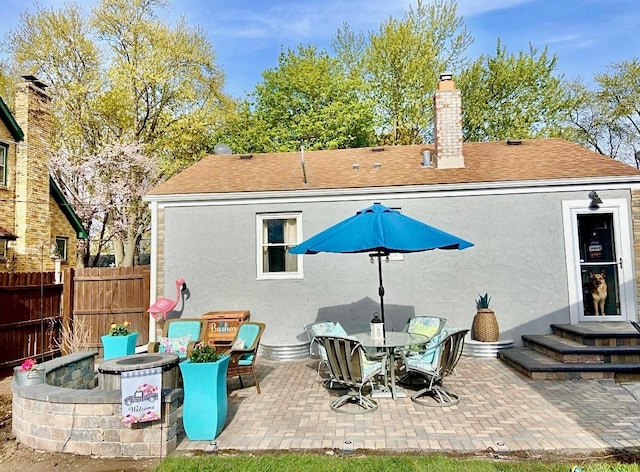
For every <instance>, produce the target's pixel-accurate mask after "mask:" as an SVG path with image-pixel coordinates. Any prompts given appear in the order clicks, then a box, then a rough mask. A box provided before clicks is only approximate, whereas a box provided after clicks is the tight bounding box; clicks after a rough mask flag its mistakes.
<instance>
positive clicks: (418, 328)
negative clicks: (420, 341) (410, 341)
mask: <svg viewBox="0 0 640 472" xmlns="http://www.w3.org/2000/svg"><path fill="white" fill-rule="evenodd" d="M439 328H440V323H436V324H425V323H416V324H415V325H413V329H412V330H411V332H412V333H416V334H422V335H423V336H427V337H429V338H432V337H433V336H435V334H436V333H437V332H438V329H439Z"/></svg>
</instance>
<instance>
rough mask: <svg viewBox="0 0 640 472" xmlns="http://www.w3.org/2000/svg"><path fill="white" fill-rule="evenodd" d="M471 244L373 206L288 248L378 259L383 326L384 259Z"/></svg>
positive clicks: (401, 215)
mask: <svg viewBox="0 0 640 472" xmlns="http://www.w3.org/2000/svg"><path fill="white" fill-rule="evenodd" d="M471 246H473V244H472V243H470V242H469V241H465V240H464V239H461V238H458V237H457V236H454V235H452V234H449V233H446V232H444V231H442V230H439V229H437V228H434V227H433V226H429V225H428V224H426V223H423V222H421V221H418V220H416V219H414V218H411V217H409V216H406V215H404V214H402V213H400V212H399V211H397V210H394V209H393V208H388V207H386V206H384V205H382V204H380V203H374V204H373V205H371V206H370V207H368V208H365V209H363V210H360V211H358V212H357V213H356V214H355V215H354V216H351V217H350V218H347V219H346V220H342V221H340V222H339V223H336V224H335V225H333V226H330V227H329V228H327V229H325V230H324V231H322V232H320V233H318V234H316V235H315V236H312V237H311V238H309V239H307V240H306V241H303V242H302V243H300V244H298V245H297V246H294V247H292V248H290V249H289V252H290V253H291V254H317V253H319V252H334V253H343V254H351V253H361V252H369V253H371V254H370V256H375V257H377V258H378V278H379V281H380V285H379V287H378V294H379V295H380V316H381V318H382V322H383V326H384V286H383V285H382V258H383V257H386V256H388V255H389V254H391V253H409V252H422V251H430V250H432V249H459V250H462V249H466V248H468V247H471Z"/></svg>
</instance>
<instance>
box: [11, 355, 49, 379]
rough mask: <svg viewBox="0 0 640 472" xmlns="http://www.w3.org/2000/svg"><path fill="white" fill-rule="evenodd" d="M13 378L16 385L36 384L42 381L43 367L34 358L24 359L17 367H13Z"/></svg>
mask: <svg viewBox="0 0 640 472" xmlns="http://www.w3.org/2000/svg"><path fill="white" fill-rule="evenodd" d="M13 378H14V379H15V381H16V383H17V384H18V385H37V384H41V383H44V369H43V368H41V367H40V366H39V365H38V363H37V361H36V360H35V359H25V361H24V362H23V363H22V365H21V366H19V367H14V369H13Z"/></svg>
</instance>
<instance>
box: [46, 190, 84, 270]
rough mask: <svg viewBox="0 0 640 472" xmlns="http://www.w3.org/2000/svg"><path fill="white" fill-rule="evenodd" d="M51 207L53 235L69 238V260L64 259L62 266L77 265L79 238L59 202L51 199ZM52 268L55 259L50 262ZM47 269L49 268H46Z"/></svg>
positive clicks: (54, 236) (53, 236)
mask: <svg viewBox="0 0 640 472" xmlns="http://www.w3.org/2000/svg"><path fill="white" fill-rule="evenodd" d="M49 209H50V214H51V237H52V238H54V239H55V238H56V237H64V238H66V239H67V260H66V261H62V268H63V269H64V268H65V267H76V262H77V260H78V251H77V248H78V238H77V235H76V233H75V231H73V229H70V228H69V220H67V217H66V216H65V214H64V213H62V210H61V209H60V207H59V206H58V204H57V203H56V202H55V201H54V200H53V199H51V201H50V203H49ZM49 265H50V266H51V269H49V270H53V261H50V262H49ZM45 270H47V269H45Z"/></svg>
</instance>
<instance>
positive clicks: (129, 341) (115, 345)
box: [100, 333, 138, 359]
mask: <svg viewBox="0 0 640 472" xmlns="http://www.w3.org/2000/svg"><path fill="white" fill-rule="evenodd" d="M100 339H101V340H102V347H103V348H104V356H103V357H104V359H111V358H112V357H120V356H128V355H129V354H135V352H136V340H137V339H138V333H131V334H128V335H127V336H102V337H101V338H100Z"/></svg>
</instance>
